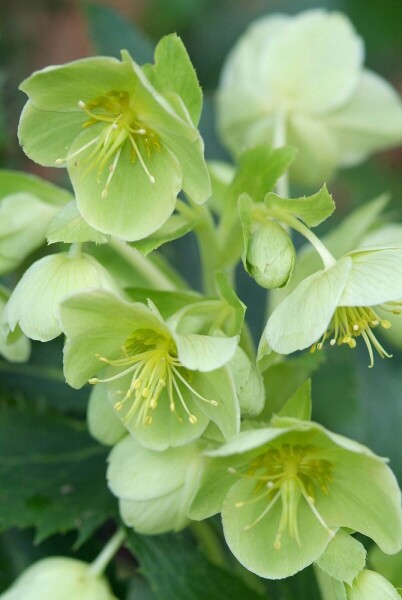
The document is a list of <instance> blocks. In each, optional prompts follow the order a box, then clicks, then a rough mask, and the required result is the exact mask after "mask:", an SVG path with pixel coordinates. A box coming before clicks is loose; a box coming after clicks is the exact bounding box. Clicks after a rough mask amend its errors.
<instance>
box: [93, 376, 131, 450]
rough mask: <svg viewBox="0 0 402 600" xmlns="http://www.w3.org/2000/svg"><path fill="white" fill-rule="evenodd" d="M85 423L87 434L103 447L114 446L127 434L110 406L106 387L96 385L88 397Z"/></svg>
mask: <svg viewBox="0 0 402 600" xmlns="http://www.w3.org/2000/svg"><path fill="white" fill-rule="evenodd" d="M87 423H88V429H89V433H90V434H91V435H92V437H93V438H95V439H96V440H98V442H100V443H101V444H105V446H114V444H117V442H118V441H119V440H121V438H122V437H123V436H125V435H126V434H127V430H126V428H125V427H124V426H123V425H122V424H121V422H120V420H119V418H118V417H117V416H116V414H115V412H114V410H113V407H112V406H111V404H110V402H109V398H108V394H107V388H106V386H102V385H96V386H95V387H94V388H93V390H92V392H91V395H90V396H89V402H88V411H87Z"/></svg>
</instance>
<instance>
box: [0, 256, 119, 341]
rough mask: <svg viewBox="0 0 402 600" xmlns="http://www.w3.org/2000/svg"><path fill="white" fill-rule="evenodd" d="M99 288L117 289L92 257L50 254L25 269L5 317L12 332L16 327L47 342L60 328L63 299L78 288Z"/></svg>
mask: <svg viewBox="0 0 402 600" xmlns="http://www.w3.org/2000/svg"><path fill="white" fill-rule="evenodd" d="M100 288H105V289H108V290H113V291H117V287H116V284H115V283H114V280H113V279H112V277H111V276H110V275H109V273H108V272H107V271H106V269H104V267H102V265H101V264H100V263H98V261H97V260H95V259H94V258H93V257H92V256H90V255H88V254H81V253H79V254H75V253H74V252H73V253H67V252H62V253H60V254H51V255H50V256H45V257H44V258H41V259H40V260H38V261H37V262H35V263H33V264H32V265H31V266H30V267H29V269H28V270H27V271H25V273H24V275H23V276H22V278H21V279H20V281H19V282H18V284H17V286H16V288H15V290H14V291H13V293H12V294H11V297H10V299H9V301H8V303H7V306H6V308H5V314H4V319H5V321H6V323H7V324H8V327H9V330H10V331H11V332H14V331H15V330H16V328H17V327H18V326H19V327H20V328H21V330H22V331H23V332H24V333H25V335H27V336H28V337H29V338H31V339H33V340H39V341H41V342H48V341H49V340H52V339H53V338H55V337H57V336H58V335H60V333H61V331H62V329H61V327H60V315H59V308H60V302H61V301H62V299H63V298H64V297H65V296H68V295H70V294H72V293H74V292H77V291H80V290H85V289H100Z"/></svg>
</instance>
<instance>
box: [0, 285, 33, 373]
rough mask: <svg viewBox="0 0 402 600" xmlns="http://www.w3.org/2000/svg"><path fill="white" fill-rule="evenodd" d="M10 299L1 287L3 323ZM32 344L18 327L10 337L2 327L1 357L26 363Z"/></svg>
mask: <svg viewBox="0 0 402 600" xmlns="http://www.w3.org/2000/svg"><path fill="white" fill-rule="evenodd" d="M9 297H10V292H9V291H8V290H7V289H6V288H5V287H3V286H2V285H0V321H2V320H3V319H2V317H3V312H4V308H5V306H6V303H7V301H8V299H9ZM30 351H31V344H30V342H29V340H28V339H27V338H26V337H25V335H23V333H22V331H21V329H20V328H19V327H17V328H16V329H15V331H14V332H13V333H11V334H9V335H8V336H7V335H6V333H5V331H4V329H3V327H1V326H0V355H1V356H4V358H6V359H7V360H9V361H11V362H25V361H27V360H28V358H29V354H30Z"/></svg>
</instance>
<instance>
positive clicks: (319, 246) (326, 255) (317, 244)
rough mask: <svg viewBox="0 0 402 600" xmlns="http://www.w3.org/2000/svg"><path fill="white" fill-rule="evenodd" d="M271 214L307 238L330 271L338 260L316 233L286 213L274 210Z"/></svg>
mask: <svg viewBox="0 0 402 600" xmlns="http://www.w3.org/2000/svg"><path fill="white" fill-rule="evenodd" d="M270 212H271V215H272V216H273V217H276V218H277V219H279V220H280V221H282V222H283V223H286V225H289V227H292V229H294V230H295V231H298V232H299V233H300V234H301V235H302V236H303V237H305V238H306V240H308V241H309V242H310V244H311V245H312V246H313V247H314V249H315V250H316V252H317V253H318V254H319V255H320V258H321V260H322V262H323V265H324V268H325V269H329V268H330V267H333V266H334V265H335V264H336V259H335V258H334V256H333V255H332V254H331V252H330V251H329V250H328V248H327V247H326V246H324V244H323V243H322V241H321V240H320V239H319V238H318V237H317V236H316V235H315V233H313V232H312V231H311V229H309V228H308V227H307V225H304V223H302V222H301V221H299V219H296V218H295V217H293V216H292V215H290V214H289V213H286V212H285V211H281V210H278V209H274V210H272V211H270Z"/></svg>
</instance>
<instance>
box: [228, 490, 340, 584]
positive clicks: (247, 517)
mask: <svg viewBox="0 0 402 600" xmlns="http://www.w3.org/2000/svg"><path fill="white" fill-rule="evenodd" d="M254 489H255V482H254V481H249V480H239V481H238V482H237V483H235V485H234V486H233V487H232V488H231V489H230V491H229V493H228V495H227V497H226V499H225V502H224V505H223V508H222V522H223V530H224V534H225V539H226V541H227V544H228V546H229V548H230V549H231V551H232V552H233V554H234V555H235V556H236V558H237V560H239V562H241V564H242V565H244V566H245V567H246V568H247V569H248V570H249V571H252V572H253V573H256V574H257V575H259V576H260V577H267V578H269V579H281V578H284V577H290V576H291V575H293V574H294V573H297V572H298V571H301V570H302V569H304V568H305V567H307V566H308V565H309V564H311V563H312V562H314V561H315V560H316V559H317V558H318V557H319V556H320V555H321V554H322V552H323V551H324V550H325V548H326V546H327V544H328V542H329V541H330V536H329V534H328V532H327V531H326V530H325V529H324V528H323V527H322V525H320V523H319V522H318V521H317V519H316V518H315V516H314V515H313V513H312V511H311V510H310V508H309V507H308V505H307V502H305V501H304V499H303V498H301V499H300V501H299V506H298V511H297V520H298V529H299V536H300V544H298V543H297V541H296V540H294V539H292V538H291V537H290V536H289V534H288V532H287V530H285V532H284V533H283V535H282V538H281V548H280V549H279V550H276V549H274V542H275V538H276V535H277V532H278V529H279V522H280V517H281V500H280V499H278V501H277V502H276V503H275V504H274V505H273V506H272V508H271V510H270V511H269V513H268V514H267V515H266V517H264V518H262V519H261V520H260V521H259V522H258V523H256V524H255V525H254V526H252V524H253V523H254V522H255V521H256V520H257V519H258V518H259V517H260V516H261V514H262V513H263V512H264V510H265V509H266V508H267V506H268V501H267V498H266V497H265V498H263V499H261V500H260V501H253V502H251V501H252V500H253V499H254ZM238 502H242V503H243V502H244V504H243V505H242V506H241V507H238V506H236V503H238Z"/></svg>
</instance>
